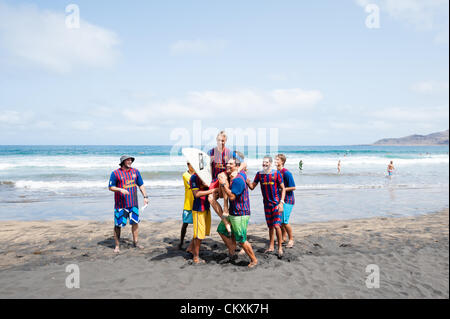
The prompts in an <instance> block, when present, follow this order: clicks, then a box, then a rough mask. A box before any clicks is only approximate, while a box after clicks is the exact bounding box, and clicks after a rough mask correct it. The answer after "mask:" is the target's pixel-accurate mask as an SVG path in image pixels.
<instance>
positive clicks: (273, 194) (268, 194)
mask: <svg viewBox="0 0 450 319" xmlns="http://www.w3.org/2000/svg"><path fill="white" fill-rule="evenodd" d="M272 162H273V160H272V157H270V156H264V159H263V170H262V171H260V172H258V173H257V174H256V176H255V179H254V180H253V182H251V181H250V179H247V184H248V187H249V188H250V189H251V190H253V189H255V187H256V185H258V183H261V193H262V196H263V200H264V213H265V216H266V222H267V226H268V227H269V240H270V242H269V248H268V249H267V250H266V251H265V252H266V253H267V252H273V251H274V246H275V238H274V235H275V233H276V235H277V241H278V257H280V258H281V256H283V246H282V232H281V215H282V213H283V204H284V198H285V196H286V189H285V188H284V183H283V179H282V177H281V174H280V173H279V172H278V171H277V170H273V169H272Z"/></svg>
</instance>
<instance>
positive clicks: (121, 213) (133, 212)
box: [114, 207, 139, 227]
mask: <svg viewBox="0 0 450 319" xmlns="http://www.w3.org/2000/svg"><path fill="white" fill-rule="evenodd" d="M128 219H129V220H130V225H134V224H139V208H137V207H129V208H116V209H114V226H116V227H124V226H126V225H127V221H128Z"/></svg>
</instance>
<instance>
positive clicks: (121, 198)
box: [109, 167, 144, 209]
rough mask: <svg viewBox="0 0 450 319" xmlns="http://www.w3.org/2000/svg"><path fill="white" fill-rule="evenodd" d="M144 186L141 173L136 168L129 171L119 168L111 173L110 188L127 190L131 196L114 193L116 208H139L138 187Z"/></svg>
mask: <svg viewBox="0 0 450 319" xmlns="http://www.w3.org/2000/svg"><path fill="white" fill-rule="evenodd" d="M143 184H144V181H143V180H142V177H141V173H139V171H138V170H137V169H135V168H130V169H128V170H125V169H122V167H121V168H118V169H116V170H115V171H113V172H112V173H111V176H110V178H109V187H112V186H115V187H119V188H124V189H126V190H127V191H128V192H129V194H128V195H124V194H122V193H121V192H115V193H114V208H116V209H120V208H130V207H138V197H137V186H141V185H143Z"/></svg>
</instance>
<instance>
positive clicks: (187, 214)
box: [183, 210, 194, 224]
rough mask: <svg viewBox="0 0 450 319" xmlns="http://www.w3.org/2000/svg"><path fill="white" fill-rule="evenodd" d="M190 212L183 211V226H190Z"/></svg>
mask: <svg viewBox="0 0 450 319" xmlns="http://www.w3.org/2000/svg"><path fill="white" fill-rule="evenodd" d="M193 222H194V221H193V220H192V210H183V224H192V223H193Z"/></svg>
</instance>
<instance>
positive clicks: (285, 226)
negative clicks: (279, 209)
mask: <svg viewBox="0 0 450 319" xmlns="http://www.w3.org/2000/svg"><path fill="white" fill-rule="evenodd" d="M282 226H283V242H284V241H285V239H286V237H285V232H286V233H287V235H288V236H289V242H288V244H287V246H286V247H287V248H292V247H293V246H294V237H293V235H292V227H291V225H290V224H283V225H282Z"/></svg>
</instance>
